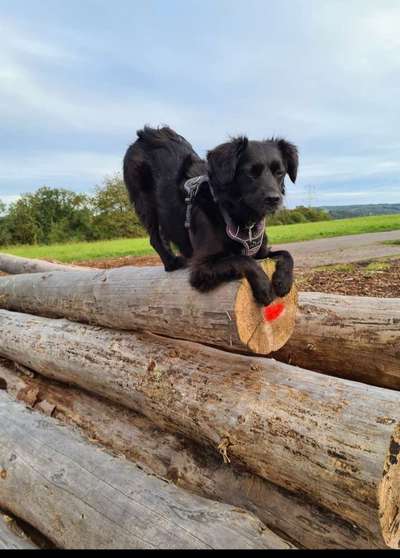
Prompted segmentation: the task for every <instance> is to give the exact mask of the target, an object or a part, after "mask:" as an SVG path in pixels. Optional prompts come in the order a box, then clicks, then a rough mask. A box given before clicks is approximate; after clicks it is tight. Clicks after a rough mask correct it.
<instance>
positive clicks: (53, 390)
mask: <svg viewBox="0 0 400 558" xmlns="http://www.w3.org/2000/svg"><path fill="white" fill-rule="evenodd" d="M1 380H3V381H4V382H5V383H6V385H7V393H8V394H10V395H11V396H12V397H13V398H16V399H18V400H20V401H23V402H25V403H26V404H27V405H28V406H31V407H34V408H35V410H39V411H41V412H43V413H45V414H51V415H52V416H53V417H56V418H58V419H59V420H61V421H62V422H63V423H65V424H69V425H73V426H74V427H75V428H76V427H78V428H79V429H80V432H81V434H82V435H84V436H85V437H86V438H87V439H89V440H92V441H96V442H99V443H101V444H102V445H103V446H105V447H106V448H109V449H111V450H112V451H113V452H115V453H118V454H122V455H124V456H125V457H126V458H128V459H130V460H132V461H134V462H135V463H137V464H138V465H139V466H140V467H141V468H142V469H144V470H145V471H147V472H149V473H153V474H156V475H157V476H159V477H162V478H164V479H166V480H168V481H170V482H171V481H172V482H173V483H175V484H176V485H177V486H180V487H181V488H185V489H187V490H190V491H191V492H195V493H197V494H199V495H201V496H205V497H208V498H211V499H213V500H218V501H221V502H225V503H227V504H231V505H233V506H236V507H242V508H245V509H247V510H249V511H251V512H253V513H254V514H255V515H256V516H257V517H258V518H259V519H261V521H263V523H265V524H266V525H268V527H270V528H271V529H272V530H273V531H275V532H278V533H282V534H283V536H284V538H286V539H287V540H291V541H293V542H294V543H295V544H296V546H302V547H305V548H313V549H325V548H348V549H349V548H353V549H360V548H371V547H373V546H374V543H373V542H371V541H370V540H369V537H368V534H367V533H365V532H362V531H361V530H359V529H356V528H354V526H353V525H352V524H351V523H349V522H345V521H343V519H341V518H340V517H336V516H335V515H334V514H333V513H329V512H327V511H326V510H324V509H322V508H321V507H316V506H313V505H312V504H310V503H309V502H307V501H304V500H303V499H302V498H301V497H299V496H296V495H294V494H291V493H290V492H288V491H286V490H283V489H282V488H279V487H277V486H275V485H273V484H272V483H270V482H268V481H266V480H264V479H261V478H260V477H258V476H256V475H252V474H250V473H247V472H246V471H245V470H243V468H241V469H235V468H233V467H232V466H229V465H227V464H224V463H223V461H222V459H221V456H220V455H218V453H217V452H215V451H212V450H208V449H207V448H204V447H201V446H199V445H198V444H195V443H193V442H192V441H190V440H188V439H187V438H185V437H183V436H179V435H176V434H172V433H169V432H166V431H165V430H162V429H160V428H157V427H156V426H155V425H154V424H153V423H152V422H151V421H150V420H149V419H147V418H146V417H144V416H142V415H139V414H137V413H135V412H134V411H131V410H129V409H126V408H124V407H122V406H119V405H117V404H114V403H112V402H110V401H107V400H105V399H101V398H98V397H96V396H94V395H89V394H88V393H86V392H84V391H82V390H80V389H77V388H73V387H70V386H66V385H61V384H59V383H56V382H53V381H51V380H49V379H46V378H45V377H42V376H38V375H33V377H32V373H30V376H29V377H28V376H26V375H25V374H21V373H17V372H15V370H14V369H13V365H12V364H10V363H6V362H4V363H3V364H1V363H0V381H1Z"/></svg>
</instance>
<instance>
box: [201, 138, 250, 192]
mask: <svg viewBox="0 0 400 558" xmlns="http://www.w3.org/2000/svg"><path fill="white" fill-rule="evenodd" d="M248 143H249V140H248V139H247V138H246V137H244V136H243V137H239V138H234V139H232V141H230V142H227V143H223V144H222V145H219V146H218V147H216V148H215V149H213V150H212V151H209V152H208V153H207V161H208V167H209V174H210V178H211V180H212V181H213V182H215V183H216V184H220V185H222V184H229V183H230V182H232V181H233V179H234V178H235V173H236V169H237V166H238V163H239V160H240V157H241V155H242V154H243V152H244V151H245V150H246V147H247V145H248Z"/></svg>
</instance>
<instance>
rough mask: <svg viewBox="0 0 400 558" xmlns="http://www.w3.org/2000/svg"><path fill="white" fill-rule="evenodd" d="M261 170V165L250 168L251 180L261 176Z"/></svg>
mask: <svg viewBox="0 0 400 558" xmlns="http://www.w3.org/2000/svg"><path fill="white" fill-rule="evenodd" d="M263 170H264V165H262V164H261V163H256V164H255V165H253V166H252V167H251V169H250V174H251V176H252V177H253V178H258V177H259V176H261V174H262V172H263Z"/></svg>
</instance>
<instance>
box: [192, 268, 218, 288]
mask: <svg viewBox="0 0 400 558" xmlns="http://www.w3.org/2000/svg"><path fill="white" fill-rule="evenodd" d="M190 284H191V286H192V287H193V288H194V289H196V290H197V291H200V292H201V293H206V292H208V291H210V290H211V289H212V288H213V285H212V284H211V283H210V275H209V274H208V273H205V272H204V271H202V270H201V269H197V270H196V271H192V273H191V274H190Z"/></svg>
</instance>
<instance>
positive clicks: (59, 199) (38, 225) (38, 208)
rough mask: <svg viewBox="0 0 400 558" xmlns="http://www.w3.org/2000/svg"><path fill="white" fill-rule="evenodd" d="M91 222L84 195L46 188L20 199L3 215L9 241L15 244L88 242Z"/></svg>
mask: <svg viewBox="0 0 400 558" xmlns="http://www.w3.org/2000/svg"><path fill="white" fill-rule="evenodd" d="M91 221H92V215H91V210H90V207H89V199H88V197H87V196H86V195H84V194H76V193H75V192H71V191H69V190H64V189H58V188H48V187H46V186H44V187H42V188H39V189H38V190H37V191H36V192H34V193H31V194H24V195H23V196H21V198H20V199H18V200H17V201H16V202H15V203H13V204H11V206H10V208H9V212H8V216H7V226H8V229H9V233H10V235H11V242H12V243H16V244H49V243H50V242H54V241H58V242H62V241H67V240H85V239H90V236H91V235H92V233H91V230H92V227H91V225H92V222H91Z"/></svg>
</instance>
